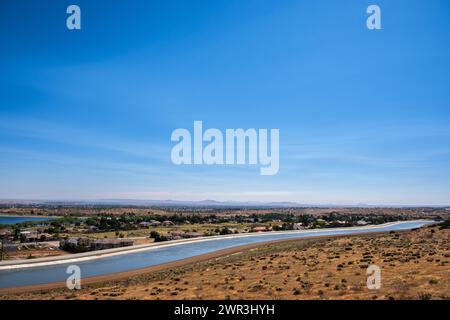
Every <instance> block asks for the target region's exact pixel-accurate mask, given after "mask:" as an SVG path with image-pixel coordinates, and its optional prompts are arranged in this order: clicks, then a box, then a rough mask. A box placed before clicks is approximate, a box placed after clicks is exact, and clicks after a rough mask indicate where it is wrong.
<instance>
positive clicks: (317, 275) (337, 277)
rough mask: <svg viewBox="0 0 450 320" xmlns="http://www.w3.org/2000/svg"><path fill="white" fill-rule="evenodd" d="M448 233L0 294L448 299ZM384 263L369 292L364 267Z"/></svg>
mask: <svg viewBox="0 0 450 320" xmlns="http://www.w3.org/2000/svg"><path fill="white" fill-rule="evenodd" d="M449 239H450V230H448V229H446V230H439V228H438V227H436V226H435V227H427V228H423V229H420V230H414V231H409V232H401V233H385V234H371V235H364V236H351V237H341V238H335V239H310V240H296V241H289V242H280V243H273V244H270V245H268V244H265V245H262V246H261V245H260V246H259V248H258V249H255V248H253V249H251V248H246V250H243V249H241V250H240V251H239V252H237V253H236V252H235V253H231V252H222V253H221V254H222V255H225V256H222V257H218V256H209V257H203V258H202V259H207V260H206V261H195V260H191V261H184V262H182V264H183V266H181V265H177V264H172V265H166V266H165V267H164V268H161V267H160V269H158V268H155V269H154V270H144V271H141V273H140V274H135V275H131V274H130V275H127V277H126V278H125V279H124V280H110V279H105V281H104V282H102V283H97V284H90V285H87V284H86V283H85V284H84V285H83V289H82V290H78V291H70V290H68V289H53V290H40V291H33V292H26V293H16V294H6V295H5V294H4V295H2V296H0V299H450V245H449V244H450V241H449ZM370 264H376V265H378V266H379V267H380V268H381V283H382V285H381V288H380V289H378V290H369V289H367V286H366V280H367V278H366V277H367V276H366V269H367V266H368V265H370Z"/></svg>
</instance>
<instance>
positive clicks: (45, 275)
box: [0, 220, 433, 288]
mask: <svg viewBox="0 0 450 320" xmlns="http://www.w3.org/2000/svg"><path fill="white" fill-rule="evenodd" d="M430 223H433V221H426V220H415V221H403V222H399V223H397V224H394V225H388V226H379V227H374V228H371V229H364V228H352V229H346V228H342V229H339V230H336V229H323V230H320V231H314V232H312V231H309V230H303V231H289V232H272V233H257V234H250V235H237V236H227V237H225V238H220V239H214V238H212V239H208V238H207V239H206V240H205V241H199V242H186V243H179V244H175V245H174V244H172V245H169V246H166V245H162V246H161V247H159V248H151V247H150V248H147V249H145V251H139V252H123V253H122V254H120V255H115V256H105V257H100V258H97V259H93V260H89V261H80V262H76V263H74V262H67V263H61V264H56V265H49V266H36V267H28V268H19V269H12V270H0V288H11V287H18V286H28V285H37V284H44V283H50V282H59V281H66V279H67V277H68V276H69V275H68V274H66V270H67V267H68V266H69V265H71V264H76V265H78V266H79V267H80V269H81V284H83V280H82V279H83V278H85V277H93V276H100V275H107V274H112V273H117V272H124V271H130V270H136V269H141V268H145V267H149V266H154V265H158V264H163V263H167V262H171V261H175V260H179V259H184V258H189V257H194V256H197V255H201V254H205V253H211V252H214V251H217V250H222V249H228V248H232V247H237V246H242V245H247V244H253V243H258V242H264V241H272V240H283V239H302V238H305V237H311V236H317V237H318V236H331V235H351V234H363V233H368V232H382V231H399V230H409V229H415V228H419V227H422V226H424V225H427V224H430ZM165 244H169V242H167V243H165ZM73 257H74V258H75V256H73Z"/></svg>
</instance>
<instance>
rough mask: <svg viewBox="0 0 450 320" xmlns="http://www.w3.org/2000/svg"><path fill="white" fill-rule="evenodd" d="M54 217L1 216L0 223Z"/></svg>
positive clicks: (41, 219)
mask: <svg viewBox="0 0 450 320" xmlns="http://www.w3.org/2000/svg"><path fill="white" fill-rule="evenodd" d="M50 219H53V218H52V217H26V216H0V224H16V223H21V222H39V221H47V220H50Z"/></svg>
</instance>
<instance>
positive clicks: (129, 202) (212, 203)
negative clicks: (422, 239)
mask: <svg viewBox="0 0 450 320" xmlns="http://www.w3.org/2000/svg"><path fill="white" fill-rule="evenodd" d="M0 204H2V205H62V206H86V205H105V206H139V207H193V208H195V207H202V208H226V207H230V208H233V207H242V208H408V207H409V208H419V207H434V208H448V207H450V206H437V205H370V204H365V203H358V204H349V205H336V204H306V203H298V202H289V201H288V202H258V201H246V202H239V201H216V200H201V201H180V200H138V199H91V200H86V199H79V200H77V199H67V200H64V199H60V200H58V199H55V200H33V199H29V200H28V199H0Z"/></svg>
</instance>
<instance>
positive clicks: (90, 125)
mask: <svg viewBox="0 0 450 320" xmlns="http://www.w3.org/2000/svg"><path fill="white" fill-rule="evenodd" d="M344 3H345V4H344ZM69 4H77V5H79V6H80V8H81V12H82V30H76V31H69V30H68V29H67V28H66V26H65V20H66V17H67V14H66V8H67V6H68V5H69ZM369 4H377V5H379V6H380V7H381V12H382V30H377V31H370V30H368V29H367V28H366V18H367V14H366V8H367V6H368V5H369ZM449 9H450V4H449V2H448V1H446V0H442V1H438V0H431V1H425V0H419V1H403V0H399V1H381V0H373V1H364V0H355V1H345V2H342V1H324V0H320V1H300V0H297V1H288V0H287V1H275V0H265V1H258V0H252V1H250V0H239V1H238V0H227V1H206V0H204V1H84V0H76V1H57V2H56V1H50V0H47V1H44V0H41V1H35V0H33V1H25V0H14V1H12V0H6V1H2V3H1V4H0V34H1V37H0V58H1V59H0V70H1V73H0V177H1V179H0V198H26V199H30V198H31V199H111V198H119V199H124V198H127V199H177V200H203V199H216V200H236V201H243V200H256V201H297V202H301V203H311V204H324V203H334V204H358V203H367V204H386V205H389V204H411V205H420V204H430V205H431V204H433V205H448V204H450V126H449V120H450V90H449V88H450V86H449V84H450V41H449V39H450V10H449ZM194 120H202V121H203V125H204V127H206V128H219V129H221V130H225V129H226V128H244V129H246V128H279V129H280V170H279V173H278V174H277V175H275V176H261V175H260V174H259V167H258V166H176V165H174V164H172V162H171V161H170V150H171V148H172V146H173V145H174V144H173V143H172V142H171V141H170V135H171V133H172V131H173V130H174V129H176V128H188V129H191V128H192V126H193V121H194Z"/></svg>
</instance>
